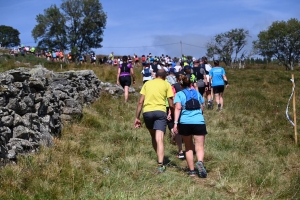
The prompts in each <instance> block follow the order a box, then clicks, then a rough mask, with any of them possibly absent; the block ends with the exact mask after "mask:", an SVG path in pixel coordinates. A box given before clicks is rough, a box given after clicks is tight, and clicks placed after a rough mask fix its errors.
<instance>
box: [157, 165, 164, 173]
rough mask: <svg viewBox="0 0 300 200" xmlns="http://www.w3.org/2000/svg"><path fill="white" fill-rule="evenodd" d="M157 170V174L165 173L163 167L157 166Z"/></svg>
mask: <svg viewBox="0 0 300 200" xmlns="http://www.w3.org/2000/svg"><path fill="white" fill-rule="evenodd" d="M157 169H158V172H159V173H163V172H165V171H166V166H164V165H159V166H158V168H157Z"/></svg>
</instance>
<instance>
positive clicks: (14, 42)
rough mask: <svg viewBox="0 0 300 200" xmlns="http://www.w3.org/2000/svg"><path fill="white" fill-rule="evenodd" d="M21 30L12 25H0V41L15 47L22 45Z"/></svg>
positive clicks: (5, 45) (6, 45)
mask: <svg viewBox="0 0 300 200" xmlns="http://www.w3.org/2000/svg"><path fill="white" fill-rule="evenodd" d="M19 35H20V32H19V31H18V30H17V29H14V28H12V27H10V26H5V25H1V26H0V43H1V45H2V46H4V47H15V46H18V45H20V38H19Z"/></svg>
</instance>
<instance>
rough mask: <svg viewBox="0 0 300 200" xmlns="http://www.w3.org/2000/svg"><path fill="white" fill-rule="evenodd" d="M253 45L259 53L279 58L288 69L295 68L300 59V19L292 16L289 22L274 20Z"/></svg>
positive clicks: (269, 57)
mask: <svg viewBox="0 0 300 200" xmlns="http://www.w3.org/2000/svg"><path fill="white" fill-rule="evenodd" d="M253 47H254V48H255V49H256V50H257V51H258V53H259V55H261V56H264V57H266V58H268V59H271V58H274V59H277V60H278V61H279V62H280V63H282V64H283V65H284V66H285V67H286V69H289V70H293V69H294V63H295V62H299V59H300V22H299V20H297V19H295V18H292V19H290V20H288V21H287V22H285V21H276V22H273V23H272V25H271V26H270V27H269V28H268V30H266V31H261V32H260V33H259V34H258V40H256V41H253Z"/></svg>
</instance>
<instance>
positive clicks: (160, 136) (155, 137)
mask: <svg viewBox="0 0 300 200" xmlns="http://www.w3.org/2000/svg"><path fill="white" fill-rule="evenodd" d="M149 133H150V135H151V139H152V147H153V149H154V150H155V152H156V154H157V161H158V162H159V163H163V161H164V156H165V154H164V132H163V131H160V130H153V129H149Z"/></svg>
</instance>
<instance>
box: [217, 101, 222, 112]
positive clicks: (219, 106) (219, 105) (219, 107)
mask: <svg viewBox="0 0 300 200" xmlns="http://www.w3.org/2000/svg"><path fill="white" fill-rule="evenodd" d="M220 110H221V104H220V103H219V104H218V108H217V111H220Z"/></svg>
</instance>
